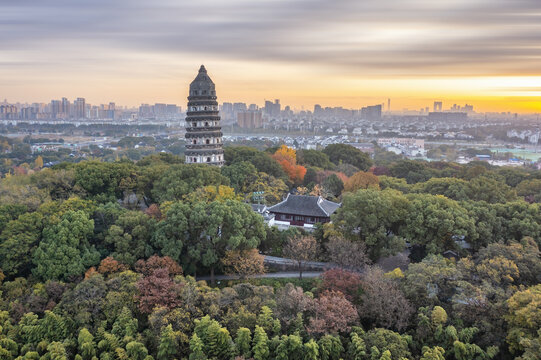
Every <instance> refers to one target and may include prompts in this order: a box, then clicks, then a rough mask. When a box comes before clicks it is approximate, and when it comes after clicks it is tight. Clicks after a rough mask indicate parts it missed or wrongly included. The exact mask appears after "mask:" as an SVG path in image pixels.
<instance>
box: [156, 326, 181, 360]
mask: <svg viewBox="0 0 541 360" xmlns="http://www.w3.org/2000/svg"><path fill="white" fill-rule="evenodd" d="M177 353H178V342H177V338H176V336H175V332H174V331H173V327H172V326H171V324H169V325H167V326H166V327H165V328H164V329H163V330H162V335H161V336H160V344H159V345H158V354H157V355H158V356H157V359H158V360H170V359H174V358H175V355H176V354H177Z"/></svg>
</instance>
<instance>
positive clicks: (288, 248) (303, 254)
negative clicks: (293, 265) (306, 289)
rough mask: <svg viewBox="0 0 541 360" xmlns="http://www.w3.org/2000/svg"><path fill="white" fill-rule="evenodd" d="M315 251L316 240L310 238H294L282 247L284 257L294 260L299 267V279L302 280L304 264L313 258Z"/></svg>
mask: <svg viewBox="0 0 541 360" xmlns="http://www.w3.org/2000/svg"><path fill="white" fill-rule="evenodd" d="M316 251H317V242H316V239H315V238H314V237H312V236H296V237H294V238H290V239H289V240H288V241H287V243H286V245H285V246H284V251H283V252H284V256H285V257H287V258H289V259H292V260H295V261H296V262H297V265H298V267H299V278H300V279H302V271H303V268H304V263H305V262H306V261H310V260H312V259H314V258H315V256H316Z"/></svg>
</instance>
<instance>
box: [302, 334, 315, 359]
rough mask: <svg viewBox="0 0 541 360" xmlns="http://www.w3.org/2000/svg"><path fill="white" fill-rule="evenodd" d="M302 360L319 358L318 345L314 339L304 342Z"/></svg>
mask: <svg viewBox="0 0 541 360" xmlns="http://www.w3.org/2000/svg"><path fill="white" fill-rule="evenodd" d="M303 359H304V360H318V359H319V345H318V344H317V342H316V341H315V340H314V339H310V340H308V342H307V343H305V344H304V358H303Z"/></svg>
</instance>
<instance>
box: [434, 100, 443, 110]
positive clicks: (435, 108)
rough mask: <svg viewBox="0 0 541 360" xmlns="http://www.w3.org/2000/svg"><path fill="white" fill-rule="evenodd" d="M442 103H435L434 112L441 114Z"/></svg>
mask: <svg viewBox="0 0 541 360" xmlns="http://www.w3.org/2000/svg"><path fill="white" fill-rule="evenodd" d="M442 105H443V104H442V102H441V101H434V112H440V111H441V109H442Z"/></svg>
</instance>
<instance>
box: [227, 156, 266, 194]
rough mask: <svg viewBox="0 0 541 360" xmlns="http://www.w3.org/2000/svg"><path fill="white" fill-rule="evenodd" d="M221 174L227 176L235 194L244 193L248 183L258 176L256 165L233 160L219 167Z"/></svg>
mask: <svg viewBox="0 0 541 360" xmlns="http://www.w3.org/2000/svg"><path fill="white" fill-rule="evenodd" d="M221 171H222V175H223V176H225V177H227V178H228V179H229V181H230V183H231V186H232V187H233V188H234V189H235V192H236V193H237V194H239V193H241V194H242V193H246V192H247V189H248V187H249V185H250V184H251V183H253V182H255V181H256V179H257V177H258V173H257V169H256V167H255V166H254V165H253V164H251V163H250V162H248V161H240V162H235V163H233V164H231V165H229V166H224V167H222V169H221Z"/></svg>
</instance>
